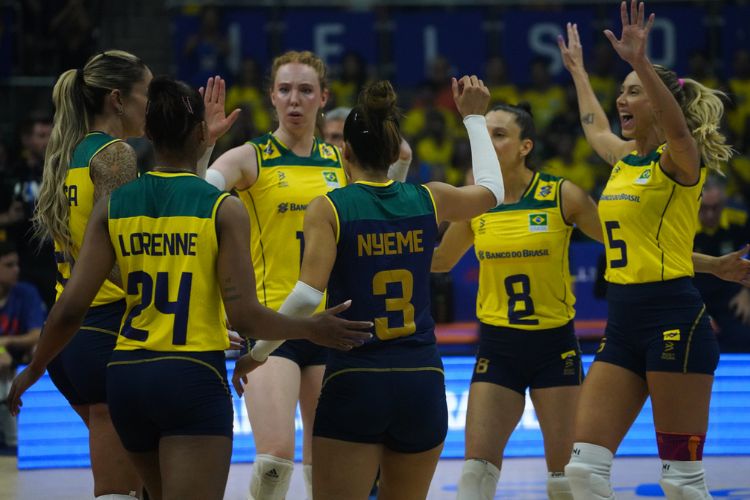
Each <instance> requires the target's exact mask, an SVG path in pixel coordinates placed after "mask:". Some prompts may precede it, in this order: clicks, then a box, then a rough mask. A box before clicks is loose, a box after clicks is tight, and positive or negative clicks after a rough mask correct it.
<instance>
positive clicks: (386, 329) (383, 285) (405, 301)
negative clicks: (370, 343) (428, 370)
mask: <svg viewBox="0 0 750 500" xmlns="http://www.w3.org/2000/svg"><path fill="white" fill-rule="evenodd" d="M390 283H400V284H401V296H400V297H386V299H385V310H386V311H388V312H391V311H393V312H396V311H400V312H401V314H403V315H404V326H395V327H392V326H390V325H389V324H388V318H387V317H380V318H375V335H377V336H378V338H379V339H380V340H390V339H395V338H398V337H406V336H407V335H411V334H412V333H414V332H416V331H417V325H416V323H414V306H413V305H412V303H411V297H412V294H413V293H414V277H413V276H412V274H411V272H409V271H407V270H406V269H394V270H392V271H380V272H378V273H377V274H375V276H373V277H372V293H373V295H386V296H387V295H388V290H387V289H388V284H390Z"/></svg>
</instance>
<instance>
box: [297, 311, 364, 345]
mask: <svg viewBox="0 0 750 500" xmlns="http://www.w3.org/2000/svg"><path fill="white" fill-rule="evenodd" d="M350 305H352V301H351V300H347V301H346V302H342V303H341V304H339V305H337V306H333V307H331V308H329V309H326V310H325V311H323V312H321V313H318V314H316V315H315V316H313V317H312V318H310V319H311V324H312V328H311V330H310V338H309V340H310V341H311V342H314V343H316V344H319V345H322V346H325V347H330V348H332V349H338V350H340V351H348V350H350V349H352V348H354V347H359V346H361V345H362V344H364V343H365V342H367V341H368V340H370V339H371V338H372V334H371V333H369V332H365V331H363V330H370V329H371V328H372V327H373V326H374V324H373V323H372V321H349V320H347V319H343V318H339V317H337V316H336V314H338V313H340V312H343V311H345V310H347V309H348V308H349V306H350Z"/></svg>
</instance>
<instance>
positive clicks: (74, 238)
mask: <svg viewBox="0 0 750 500" xmlns="http://www.w3.org/2000/svg"><path fill="white" fill-rule="evenodd" d="M119 141H120V139H116V138H114V137H112V136H110V135H107V134H105V133H104V132H91V133H89V134H87V135H86V137H84V138H83V140H82V141H81V142H80V143H78V145H77V146H76V148H75V149H74V150H73V155H72V157H71V160H70V165H69V166H68V172H67V174H66V175H65V185H64V186H63V189H65V194H66V195H67V197H68V206H69V208H70V212H69V213H68V230H69V231H70V238H71V242H72V247H71V248H70V255H68V256H66V255H65V254H64V252H63V247H62V245H61V244H60V243H59V242H57V241H55V260H56V261H57V283H56V284H55V291H56V295H57V298H59V297H60V294H61V293H62V291H63V288H65V283H67V281H68V280H69V279H70V273H71V272H72V266H74V265H75V261H76V259H77V258H78V253H79V252H80V251H81V245H83V235H84V233H85V232H86V225H87V224H88V222H89V217H90V216H91V211H92V210H93V209H94V182H93V181H92V180H91V173H90V170H89V168H90V165H91V160H92V159H93V158H94V157H95V156H96V155H97V154H98V153H99V152H100V151H102V150H103V149H104V148H106V147H107V146H109V145H110V144H113V143H115V142H119ZM124 296H125V292H123V290H122V288H120V287H119V286H117V285H115V284H114V283H112V282H111V281H109V280H108V279H107V280H105V281H104V283H103V284H102V287H101V288H100V289H99V291H98V292H97V294H96V296H95V297H94V300H93V302H91V306H92V307H93V306H101V305H104V304H110V303H112V302H117V301H118V300H121V299H123V297H124Z"/></svg>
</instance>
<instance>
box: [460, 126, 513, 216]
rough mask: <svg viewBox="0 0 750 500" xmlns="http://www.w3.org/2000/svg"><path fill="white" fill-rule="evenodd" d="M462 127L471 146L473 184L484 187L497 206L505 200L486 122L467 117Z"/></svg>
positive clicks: (503, 187)
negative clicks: (467, 135)
mask: <svg viewBox="0 0 750 500" xmlns="http://www.w3.org/2000/svg"><path fill="white" fill-rule="evenodd" d="M464 126H465V127H466V131H467V132H468V133H469V143H470V144H471V169H472V172H473V173H474V183H475V184H477V185H478V186H482V187H485V188H487V189H489V190H490V192H491V193H492V194H493V195H495V200H496V201H497V205H501V204H502V203H503V200H504V199H505V186H504V185H503V176H502V172H501V171H500V162H499V161H498V159H497V153H496V152H495V148H494V146H493V145H492V140H491V139H490V134H489V132H488V131H487V120H486V119H485V118H484V116H482V115H468V116H467V117H465V118H464Z"/></svg>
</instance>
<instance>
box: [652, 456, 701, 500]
mask: <svg viewBox="0 0 750 500" xmlns="http://www.w3.org/2000/svg"><path fill="white" fill-rule="evenodd" d="M659 484H660V485H661V488H662V489H663V490H664V495H665V496H666V497H667V499H668V500H707V499H710V498H711V494H710V493H709V492H708V488H707V487H706V481H705V475H704V473H703V462H701V461H676V460H675V461H673V460H664V461H663V462H662V468H661V479H660V480H659Z"/></svg>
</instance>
